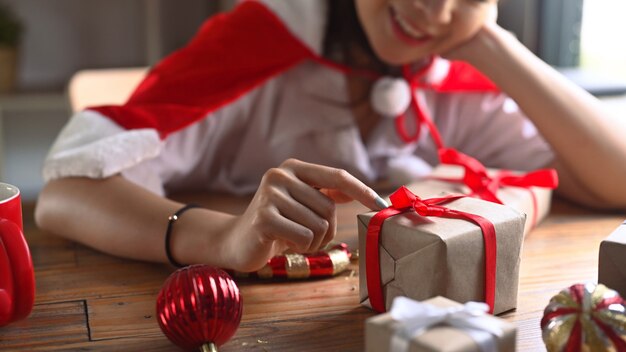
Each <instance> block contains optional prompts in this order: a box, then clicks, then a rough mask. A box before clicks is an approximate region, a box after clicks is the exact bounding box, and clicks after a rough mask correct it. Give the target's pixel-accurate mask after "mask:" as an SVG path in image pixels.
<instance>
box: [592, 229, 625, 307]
mask: <svg viewBox="0 0 626 352" xmlns="http://www.w3.org/2000/svg"><path fill="white" fill-rule="evenodd" d="M598 282H599V283H601V284H604V285H605V286H607V287H609V288H611V289H613V290H615V291H617V292H618V293H619V294H620V296H622V297H626V221H624V223H622V224H621V225H620V226H619V227H618V228H617V229H615V231H613V232H612V233H611V234H610V235H609V237H607V238H606V239H605V240H603V241H602V243H600V258H599V263H598Z"/></svg>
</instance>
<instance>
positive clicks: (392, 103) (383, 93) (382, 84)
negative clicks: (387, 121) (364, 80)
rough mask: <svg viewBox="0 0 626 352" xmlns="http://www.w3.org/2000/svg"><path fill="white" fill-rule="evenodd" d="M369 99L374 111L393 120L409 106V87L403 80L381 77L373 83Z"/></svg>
mask: <svg viewBox="0 0 626 352" xmlns="http://www.w3.org/2000/svg"><path fill="white" fill-rule="evenodd" d="M370 99H371V102H372V107H373V108H374V110H375V111H376V112H377V113H379V114H381V115H383V116H384V117H389V118H392V119H395V118H396V117H397V116H398V115H400V114H403V113H404V112H405V111H406V110H407V109H408V108H409V104H411V87H410V86H409V84H408V83H407V81H406V80H405V79H404V78H395V77H389V76H385V77H381V78H379V79H378V80H376V82H375V83H374V86H373V87H372V92H371V93H370Z"/></svg>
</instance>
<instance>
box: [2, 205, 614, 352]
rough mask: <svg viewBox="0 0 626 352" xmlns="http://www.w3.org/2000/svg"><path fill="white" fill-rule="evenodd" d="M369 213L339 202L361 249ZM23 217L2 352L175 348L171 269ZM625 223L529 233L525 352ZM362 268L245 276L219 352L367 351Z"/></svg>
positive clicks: (588, 277) (573, 220) (569, 211)
mask: <svg viewBox="0 0 626 352" xmlns="http://www.w3.org/2000/svg"><path fill="white" fill-rule="evenodd" d="M220 204H221V206H222V207H224V206H226V207H227V208H229V209H230V210H231V211H238V210H237V209H239V208H240V206H239V205H237V204H238V203H237V202H235V203H233V204H230V203H224V202H220ZM209 206H210V204H209ZM238 207H239V208H238ZM363 210H364V209H363V208H362V207H361V206H360V205H358V204H355V203H351V204H347V205H343V206H340V208H339V210H338V211H339V218H340V220H339V229H338V232H339V234H338V236H339V237H340V238H342V239H344V240H346V241H347V242H349V243H351V244H353V243H354V241H355V237H356V218H355V215H356V214H357V213H359V212H362V211H363ZM24 212H25V222H26V224H25V233H26V234H27V237H28V241H29V244H30V246H31V250H32V255H33V261H34V264H35V270H36V271H35V275H36V281H37V296H36V304H35V307H34V309H33V312H32V314H31V316H30V317H29V318H28V319H26V320H23V321H20V322H17V323H13V324H11V325H9V326H6V327H3V328H0V349H1V350H2V351H9V350H20V351H24V350H28V351H34V350H63V351H68V350H78V349H81V350H85V349H88V350H96V351H100V350H101V351H112V350H115V351H170V350H176V348H175V346H173V345H172V344H171V343H170V342H169V341H168V340H167V339H166V338H165V337H164V335H163V334H162V333H161V331H160V330H159V327H158V324H157V321H156V319H155V301H156V296H157V293H158V291H159V289H160V287H161V285H162V283H163V282H164V280H165V279H166V278H167V276H168V275H169V274H170V273H171V272H172V268H170V267H169V266H166V265H157V264H149V263H141V262H135V261H129V260H124V259H119V258H115V257H111V256H108V255H105V254H102V253H99V252H96V251H93V250H91V249H88V248H86V247H84V246H81V245H78V244H76V243H72V242H70V241H67V240H64V239H62V238H60V237H56V236H54V235H52V234H49V233H45V232H43V231H40V230H38V229H37V228H35V226H34V224H33V219H32V206H31V207H28V206H26V207H25V211H24ZM625 217H626V216H625V215H624V214H607V213H596V212H592V211H589V210H584V209H581V208H577V207H574V206H572V205H569V204H566V203H564V202H556V203H555V204H554V205H553V209H552V212H551V214H550V216H549V217H548V218H547V219H546V220H545V221H544V222H543V223H541V225H540V226H539V227H538V228H537V229H535V230H534V231H533V232H532V233H531V234H530V235H528V237H527V238H526V240H525V242H524V247H523V256H522V264H521V273H520V277H521V280H520V287H519V299H518V308H517V310H516V311H514V312H511V313H507V314H505V315H504V316H503V317H504V318H505V319H507V320H509V321H512V322H514V323H515V324H517V326H518V328H519V330H518V347H519V350H520V351H541V350H545V348H544V346H543V343H542V341H541V331H540V329H539V319H540V318H541V315H542V312H543V309H544V307H545V305H546V304H547V302H548V300H549V299H550V297H552V296H553V295H555V294H556V293H558V292H559V290H561V289H563V288H565V287H568V286H570V285H571V284H574V283H579V282H595V281H596V279H597V263H598V248H599V244H600V241H601V240H602V239H604V238H605V237H606V236H608V234H609V233H610V232H611V231H613V230H614V229H615V228H616V227H617V226H618V225H619V224H620V223H621V222H622V221H623V220H624V218H625ZM357 270H358V265H357V264H356V263H353V264H352V266H351V268H350V270H348V271H346V272H344V273H343V274H341V275H339V276H336V277H333V278H329V279H323V280H309V281H282V282H276V281H274V282H272V281H262V280H258V281H255V280H251V279H247V280H238V284H239V287H240V289H241V291H242V295H243V299H244V313H243V319H242V322H241V327H240V328H239V330H238V331H237V334H236V335H235V336H234V338H233V339H232V340H231V341H230V342H228V343H227V344H226V345H224V346H223V347H222V348H221V349H220V351H240V350H255V351H362V350H363V340H364V339H363V333H364V329H363V327H364V321H365V319H367V318H368V317H370V316H372V315H373V313H372V311H370V310H369V309H367V308H364V307H362V306H360V305H359V299H358V290H359V287H358V272H357Z"/></svg>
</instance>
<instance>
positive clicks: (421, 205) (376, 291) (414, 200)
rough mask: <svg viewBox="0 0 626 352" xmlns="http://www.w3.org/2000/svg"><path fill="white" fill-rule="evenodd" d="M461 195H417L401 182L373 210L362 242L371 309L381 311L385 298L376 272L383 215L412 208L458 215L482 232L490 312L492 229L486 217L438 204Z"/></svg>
mask: <svg viewBox="0 0 626 352" xmlns="http://www.w3.org/2000/svg"><path fill="white" fill-rule="evenodd" d="M463 197H465V195H449V196H445V197H440V198H430V199H421V198H420V197H418V196H416V195H415V194H413V193H412V192H411V191H409V189H408V188H406V187H404V186H402V187H400V188H399V189H398V190H396V191H395V192H394V193H393V194H392V195H391V196H390V197H389V199H390V200H391V206H389V208H386V209H383V210H381V211H379V212H378V213H376V215H374V216H373V217H372V219H371V220H370V222H369V225H368V227H367V236H366V242H365V269H366V270H365V271H366V276H367V291H368V294H369V299H370V304H371V305H372V309H374V310H375V311H377V312H384V311H385V302H384V298H383V290H382V283H381V275H380V253H379V243H380V231H381V229H382V226H383V222H384V221H385V219H387V218H389V217H392V216H395V215H398V214H402V213H406V212H410V211H415V212H417V213H418V214H419V215H421V216H436V217H442V218H452V219H462V220H468V221H471V222H474V223H475V224H477V225H478V226H479V227H480V228H481V230H482V233H483V241H484V246H485V303H487V304H488V305H489V312H490V313H493V306H494V302H495V294H496V254H497V246H496V230H495V227H494V226H493V224H492V223H491V222H490V221H489V220H487V219H486V218H484V217H482V216H480V215H476V214H471V213H467V212H463V211H459V210H454V209H449V208H446V207H444V206H442V204H445V203H449V202H452V201H454V200H457V199H459V198H463Z"/></svg>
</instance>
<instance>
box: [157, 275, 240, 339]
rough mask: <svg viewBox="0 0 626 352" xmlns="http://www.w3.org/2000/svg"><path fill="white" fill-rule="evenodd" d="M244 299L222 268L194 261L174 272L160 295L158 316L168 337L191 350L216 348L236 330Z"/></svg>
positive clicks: (158, 298) (160, 324)
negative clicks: (194, 262)
mask: <svg viewBox="0 0 626 352" xmlns="http://www.w3.org/2000/svg"><path fill="white" fill-rule="evenodd" d="M242 308H243V305H242V300H241V295H240V293H239V288H238V287H237V285H236V284H235V282H234V281H233V279H232V278H231V277H230V276H229V275H228V274H227V273H226V272H225V271H223V270H221V269H218V268H214V267H211V266H208V265H192V266H187V267H184V268H182V269H179V270H177V271H175V272H174V273H172V274H171V275H170V277H169V278H168V279H167V280H166V281H165V283H164V284H163V287H162V288H161V291H160V292H159V296H158V297H157V304H156V310H157V320H158V322H159V326H160V327H161V330H162V331H163V333H164V334H165V336H167V338H168V339H169V340H170V341H172V342H173V343H174V344H176V345H178V346H179V347H181V348H183V349H185V350H188V351H191V350H198V349H200V350H201V351H217V347H218V346H221V345H222V344H224V343H225V342H227V341H228V340H229V339H230V338H231V337H232V336H233V335H234V334H235V332H236V331H237V328H238V327H239V323H240V321H241V313H242Z"/></svg>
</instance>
